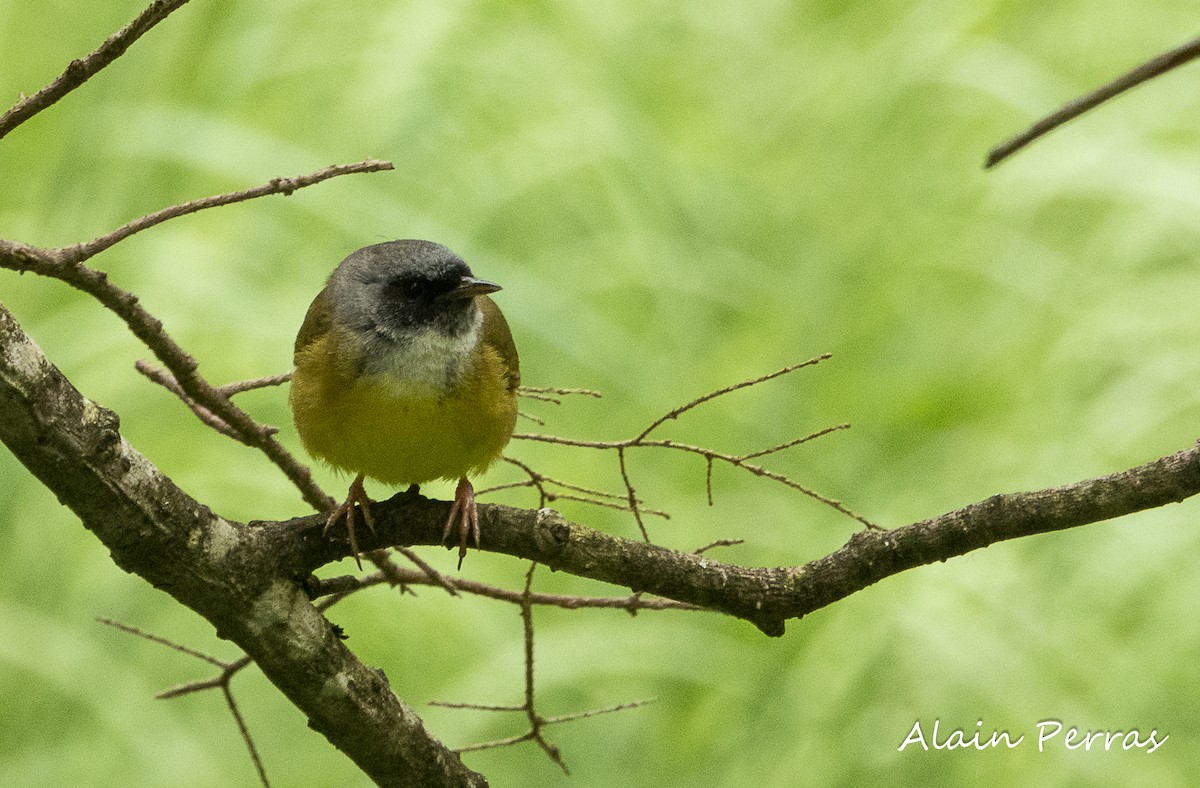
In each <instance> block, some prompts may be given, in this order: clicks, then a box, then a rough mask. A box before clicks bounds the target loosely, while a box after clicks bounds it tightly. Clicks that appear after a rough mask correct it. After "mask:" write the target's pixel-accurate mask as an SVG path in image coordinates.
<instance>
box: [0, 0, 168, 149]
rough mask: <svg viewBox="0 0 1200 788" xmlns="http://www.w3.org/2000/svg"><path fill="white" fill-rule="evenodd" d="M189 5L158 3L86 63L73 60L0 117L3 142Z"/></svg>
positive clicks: (109, 39) (105, 44)
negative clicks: (170, 16)
mask: <svg viewBox="0 0 1200 788" xmlns="http://www.w3.org/2000/svg"><path fill="white" fill-rule="evenodd" d="M187 2H188V0H155V2H153V3H151V4H150V5H149V6H148V7H147V8H146V10H144V11H142V13H140V14H138V16H137V18H136V19H134V20H133V21H132V22H130V23H129V24H128V25H126V26H125V27H123V28H121V29H120V30H118V31H117V32H116V33H113V34H112V35H111V36H109V37H108V38H107V39H105V41H104V43H102V44H101V45H100V46H99V47H97V48H96V51H94V52H92V53H91V54H90V55H88V56H87V57H84V58H82V59H79V60H72V61H71V62H70V63H69V64H67V69H66V70H65V71H63V73H62V74H60V75H59V76H58V78H57V79H55V80H54V81H53V82H51V83H50V84H49V85H47V86H46V87H44V88H42V89H41V90H39V91H38V92H37V93H34V94H33V95H32V96H29V97H22V98H21V100H20V101H18V102H17V103H16V104H14V105H13V106H12V107H11V108H10V109H9V110H8V111H7V112H5V113H4V114H3V115H0V138H2V137H4V136H5V135H7V134H8V133H9V132H10V131H12V130H13V129H15V128H16V127H18V126H20V125H21V124H22V123H24V122H25V121H27V120H29V119H30V118H32V117H33V116H34V115H37V114H38V113H39V112H41V111H42V110H44V109H47V108H48V107H51V106H53V105H54V104H55V103H56V102H57V101H58V100H59V99H61V98H62V97H63V96H65V95H67V94H68V93H70V92H71V91H72V90H75V88H77V87H79V86H80V85H82V84H83V83H85V82H87V81H88V80H89V79H91V78H92V77H93V76H95V75H96V74H97V73H98V72H99V71H100V70H102V69H103V68H105V67H106V66H108V65H109V64H110V63H112V62H113V61H114V60H116V59H117V58H119V57H120V56H121V55H123V54H125V50H127V49H129V47H130V46H131V45H132V44H133V42H135V41H137V40H138V39H139V38H141V37H142V36H143V35H145V34H146V33H147V32H148V31H149V30H150V29H151V28H152V27H154V26H155V25H157V24H158V23H159V22H161V21H163V20H164V19H166V18H167V17H168V16H169V15H170V14H171V12H173V11H175V10H177V9H179V8H181V7H183V6H184V5H186V4H187Z"/></svg>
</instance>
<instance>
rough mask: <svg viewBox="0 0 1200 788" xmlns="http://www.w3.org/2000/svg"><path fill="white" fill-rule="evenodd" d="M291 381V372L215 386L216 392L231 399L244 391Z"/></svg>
mask: <svg viewBox="0 0 1200 788" xmlns="http://www.w3.org/2000/svg"><path fill="white" fill-rule="evenodd" d="M291 379H292V373H291V372H285V373H284V374H282V375H268V376H267V377H263V378H253V379H251V380H239V381H237V382H235V383H226V384H225V385H223V386H217V391H219V392H221V393H222V394H224V395H225V396H226V397H232V396H234V395H235V394H241V393H242V392H244V391H254V390H255V389H265V388H268V387H270V386H282V385H283V384H284V383H287V382H288V381H289V380H291Z"/></svg>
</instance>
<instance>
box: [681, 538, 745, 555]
mask: <svg viewBox="0 0 1200 788" xmlns="http://www.w3.org/2000/svg"><path fill="white" fill-rule="evenodd" d="M745 543H746V540H745V539H718V540H717V541H715V542H711V543H710V544H706V545H704V547H697V548H696V549H695V550H693V551H692V552H693V553H695V554H696V555H704V554H705V553H707V552H708V551H709V550H712V549H713V548H714V547H736V546H737V545H740V544H745Z"/></svg>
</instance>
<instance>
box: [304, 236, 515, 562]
mask: <svg viewBox="0 0 1200 788" xmlns="http://www.w3.org/2000/svg"><path fill="white" fill-rule="evenodd" d="M499 289H500V286H499V285H497V284H494V283H492V282H488V281H485V280H483V279H477V278H475V276H474V275H473V274H472V273H471V269H470V268H468V267H467V264H466V263H465V262H463V260H462V259H461V258H460V257H459V256H458V255H456V254H454V252H452V251H450V250H449V249H447V248H446V247H444V246H441V245H440V244H435V243H431V242H430V241H412V240H407V241H390V242H388V243H381V244H375V245H374V246H368V247H365V248H363V249H359V250H358V251H357V252H354V253H353V254H351V255H350V256H349V257H347V258H346V259H345V260H343V261H342V262H341V263H340V264H339V265H338V267H337V268H336V269H335V270H334V272H333V273H332V274H331V275H330V276H329V279H328V281H327V282H326V283H325V288H324V289H323V290H322V291H321V292H320V293H318V294H317V297H316V298H315V299H314V300H313V302H312V305H311V306H310V307H309V308H308V314H307V316H306V317H305V318H304V324H303V325H302V326H301V327H300V333H299V334H298V335H297V336H296V348H295V363H296V371H295V373H294V374H293V376H292V390H291V396H290V403H291V406H292V417H293V418H294V419H295V422H296V430H297V431H298V432H299V433H300V440H301V442H302V443H303V444H304V448H305V449H306V450H307V451H308V453H309V454H311V455H312V456H313V457H316V458H318V459H321V460H324V461H325V462H327V463H328V464H329V465H331V466H333V467H334V468H339V469H342V470H347V471H350V472H352V473H355V474H357V476H356V477H355V479H354V481H353V482H351V484H350V490H349V494H348V496H347V498H346V501H345V503H343V504H341V505H340V506H338V507H336V508H335V509H334V510H333V511H332V512H331V513H330V515H329V519H328V520H327V521H326V524H325V532H326V533H328V532H329V530H330V529H331V528H332V527H333V526H334V525H335V524H336V523H337V522H338V521H339V520H341V519H342V518H345V520H346V531H347V536H348V537H349V541H350V549H351V551H352V552H353V553H354V557H355V560H358V543H357V540H356V539H355V535H354V505H355V504H356V503H357V504H359V505H360V506H361V507H362V513H363V518H364V520H365V521H366V523H367V525H368V526H369V527H370V528H371V530H372V532H373V531H374V530H375V524H374V520H373V518H372V516H371V513H370V509H369V505H370V499H369V498H368V497H367V493H366V491H365V490H364V489H363V479H364V477H369V478H371V479H375V480H377V481H380V482H383V483H384V484H388V485H402V484H421V483H423V482H427V481H431V480H433V479H449V480H454V479H458V488H457V490H456V492H455V495H454V505H453V507H452V508H451V510H450V517H449V518H448V519H447V521H446V527H445V529H444V531H443V534H442V539H443V541H444V540H445V539H446V538H448V537H449V536H450V534H451V533H452V532H453V531H454V530H455V529H456V528H457V530H458V543H459V553H458V555H459V558H458V562H459V566H460V567H461V566H462V558H463V556H464V555H466V552H467V539H468V537H470V538H472V539H473V540H474V542H475V546H476V547H479V515H478V512H477V511H476V508H475V490H474V488H473V487H472V486H471V482H470V480H469V478H468V477H469V476H471V475H472V474H478V473H482V472H483V471H484V470H485V469H486V468H487V467H488V466H489V465H491V464H492V463H493V462H495V461H496V460H497V459H498V458H499V457H500V452H501V451H503V449H504V446H505V445H506V444H507V443H508V440H509V438H511V437H512V432H513V427H514V426H515V425H516V419H517V387H518V386H519V385H520V382H521V371H520V362H519V360H518V358H517V348H516V345H514V344H513V339H512V334H511V333H510V332H509V330H508V323H507V322H506V321H505V319H504V315H503V314H501V313H500V309H499V307H497V306H496V304H495V302H493V301H492V299H491V298H489V297H488V294H489V293H494V292H496V291H497V290H499ZM360 566H361V564H360Z"/></svg>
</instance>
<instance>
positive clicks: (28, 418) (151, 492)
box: [0, 306, 486, 787]
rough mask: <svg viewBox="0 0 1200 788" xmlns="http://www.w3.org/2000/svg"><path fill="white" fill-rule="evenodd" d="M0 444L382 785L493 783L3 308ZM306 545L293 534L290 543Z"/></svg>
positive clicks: (254, 536) (124, 563)
mask: <svg viewBox="0 0 1200 788" xmlns="http://www.w3.org/2000/svg"><path fill="white" fill-rule="evenodd" d="M0 414H2V415H0V440H3V442H4V443H5V444H6V445H7V446H8V447H9V449H11V450H12V452H13V454H15V455H16V456H17V458H18V459H19V460H20V461H21V462H22V463H23V464H24V465H25V466H26V467H27V468H29V470H30V471H32V472H33V473H34V475H36V476H37V477H38V478H39V479H40V480H41V481H42V483H43V484H45V485H46V486H47V487H48V488H49V489H51V490H53V491H54V493H55V494H56V495H57V496H58V498H59V500H60V501H62V502H63V503H64V504H66V505H67V506H69V507H70V508H71V509H72V511H74V512H75V513H76V514H77V515H78V516H79V518H80V519H81V520H82V521H83V524H84V526H85V527H87V528H88V529H89V530H91V531H92V533H94V534H95V535H96V536H97V538H99V539H100V541H102V542H103V543H104V544H105V545H106V546H107V547H108V548H109V550H110V551H111V553H112V558H113V561H114V562H115V563H116V564H117V565H118V566H120V567H121V568H122V569H125V570H126V571H128V572H132V573H135V574H137V575H140V576H141V577H143V578H145V579H146V580H148V581H149V582H150V583H152V584H153V585H154V586H155V587H157V588H160V589H162V590H164V591H166V592H167V593H169V594H171V595H172V596H173V597H175V598H176V599H177V600H179V601H180V602H181V603H183V604H184V605H186V606H188V607H190V608H191V609H193V610H195V611H196V612H198V613H200V614H201V615H202V616H204V617H205V618H206V619H208V620H209V621H210V622H211V623H212V624H213V626H215V627H216V630H217V633H218V635H220V636H221V637H224V638H228V639H229V640H232V641H234V642H235V643H237V644H238V645H239V646H240V647H241V648H242V649H244V650H245V651H246V653H247V654H248V655H249V656H250V657H251V658H253V659H254V661H255V663H257V664H258V666H259V667H260V668H261V669H262V671H263V673H264V674H265V675H266V676H267V678H268V679H270V680H271V682H272V683H273V684H275V686H276V687H278V688H279V689H280V690H281V691H282V692H283V693H284V695H286V696H287V697H288V699H290V700H291V701H292V703H294V704H295V705H296V706H297V707H299V708H300V709H301V710H302V711H303V712H304V713H305V714H307V715H308V718H309V725H310V726H311V727H312V728H313V729H314V730H317V731H319V732H320V733H322V734H323V735H324V736H325V737H326V738H327V739H328V740H329V741H330V742H331V743H332V744H333V745H334V746H336V747H337V748H338V749H340V750H342V751H343V752H345V753H346V755H348V756H349V757H350V758H351V759H352V760H353V761H354V762H355V763H356V764H357V765H358V766H359V768H361V769H362V770H363V771H364V772H366V774H367V775H369V776H370V777H371V779H373V780H375V782H377V783H378V784H379V785H389V786H392V785H394V786H414V787H415V786H432V785H448V786H449V785H455V786H457V785H486V781H485V780H484V778H483V777H482V776H481V775H479V774H476V773H474V772H471V771H470V770H468V769H467V768H466V767H465V766H464V765H463V763H462V761H461V760H460V759H459V757H458V755H456V754H455V753H453V752H451V751H450V750H448V749H446V748H445V747H444V746H443V745H442V744H441V742H439V741H437V740H436V739H435V738H433V737H432V736H431V735H430V734H429V733H428V732H427V731H426V730H425V727H424V725H423V724H422V722H421V720H420V718H419V717H417V715H416V714H415V713H414V712H413V710H412V709H411V708H409V707H408V706H407V705H405V704H404V703H403V702H402V701H401V700H400V699H399V698H397V697H396V696H395V695H394V694H393V693H392V691H391V690H390V688H389V687H388V684H387V681H386V679H385V677H384V676H383V675H382V674H381V673H380V672H379V671H376V670H373V669H371V668H368V667H367V666H366V665H364V664H363V663H362V662H360V661H359V660H358V658H357V657H356V656H355V655H354V654H353V652H351V651H350V650H348V649H347V648H346V647H345V646H344V645H343V644H342V642H341V640H339V639H338V637H337V634H336V632H335V630H334V628H333V627H332V626H331V625H330V624H329V622H328V621H326V620H325V618H324V617H323V616H322V615H321V613H320V612H319V611H318V610H317V609H316V608H314V607H313V605H312V603H311V602H310V601H309V599H308V597H307V595H306V594H305V593H304V591H303V589H302V586H301V584H300V582H299V581H298V580H296V579H295V578H294V577H293V576H291V575H288V574H286V573H285V572H283V571H280V565H279V563H278V561H276V558H275V556H272V555H271V554H270V552H269V551H267V552H264V548H265V547H268V545H267V543H265V542H264V541H263V540H262V539H261V538H258V529H256V528H253V527H248V526H246V525H243V524H241V523H235V522H230V521H228V520H225V519H223V518H221V517H218V516H217V515H216V514H214V513H213V512H212V511H210V510H209V509H208V508H207V507H206V506H204V505H203V504H201V503H199V502H197V501H196V500H194V499H192V498H191V497H189V496H188V495H187V494H186V493H184V492H183V491H181V490H180V489H179V488H178V487H176V486H175V485H174V483H172V482H171V480H170V479H168V478H167V477H166V476H164V475H163V474H162V473H161V472H160V471H159V470H158V469H157V468H156V467H154V465H153V464H151V463H150V461H149V460H147V459H146V458H145V457H143V456H142V455H141V454H139V453H138V452H137V451H136V450H135V449H134V448H133V447H132V446H130V445H129V444H128V443H127V442H126V441H125V440H124V439H123V438H122V437H121V435H120V432H119V431H118V419H117V416H116V414H114V413H112V412H111V411H108V410H105V409H104V408H101V407H99V406H98V405H96V404H94V403H93V402H91V401H90V400H87V399H85V398H84V397H83V396H82V395H80V393H79V392H78V391H77V390H76V389H75V388H74V387H73V386H72V385H71V384H70V382H69V381H68V380H67V379H66V378H65V377H63V375H62V373H61V372H59V370H58V369H57V368H55V367H54V365H52V364H51V363H50V362H49V361H48V360H47V359H46V357H45V356H44V355H43V354H42V352H41V350H40V349H39V348H38V347H37V345H35V344H34V343H33V341H32V340H31V339H30V338H29V337H28V336H27V335H26V334H25V332H24V331H23V330H22V329H21V327H20V326H19V325H18V324H17V323H16V321H15V320H14V319H13V318H12V315H10V314H9V313H8V311H7V310H6V309H4V308H3V306H0ZM297 536H299V535H298V534H292V535H290V536H286V535H285V536H284V538H285V539H287V540H288V541H294V540H295V539H296V538H297Z"/></svg>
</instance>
